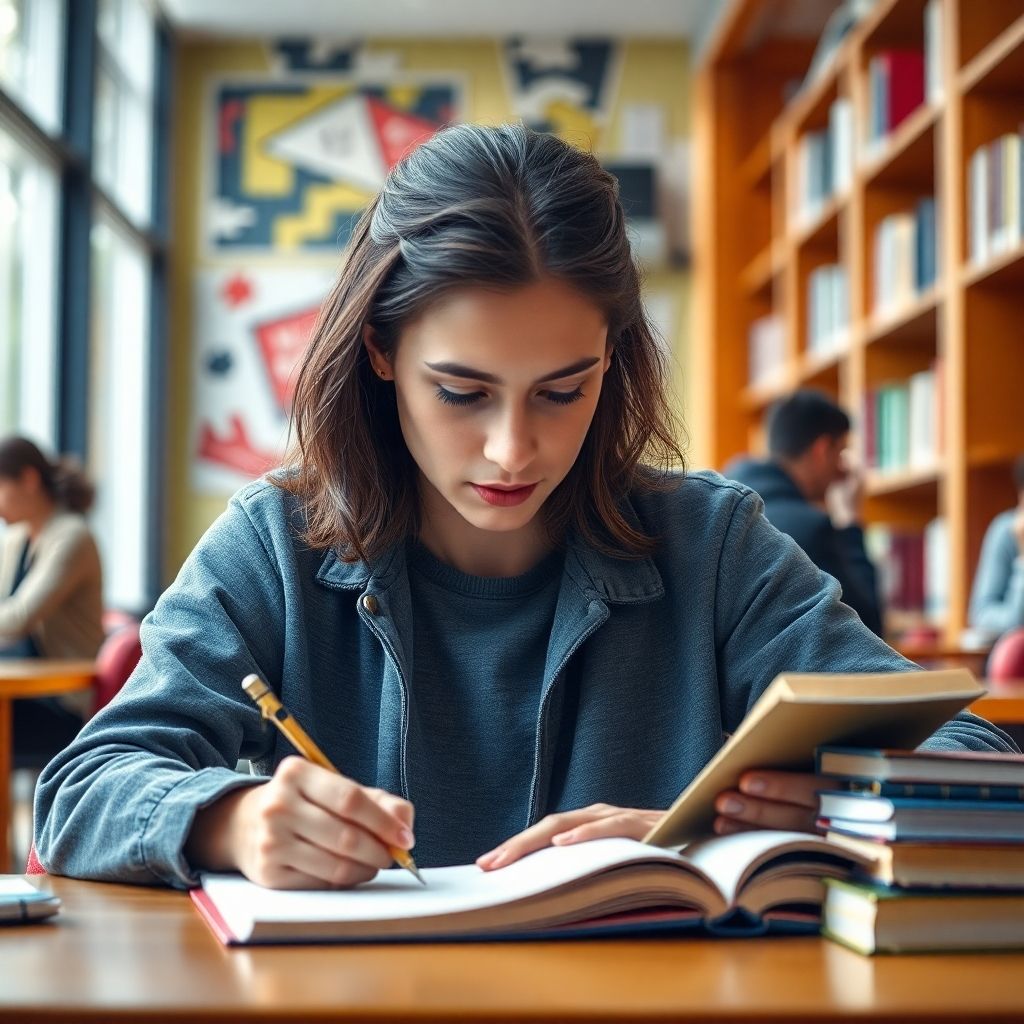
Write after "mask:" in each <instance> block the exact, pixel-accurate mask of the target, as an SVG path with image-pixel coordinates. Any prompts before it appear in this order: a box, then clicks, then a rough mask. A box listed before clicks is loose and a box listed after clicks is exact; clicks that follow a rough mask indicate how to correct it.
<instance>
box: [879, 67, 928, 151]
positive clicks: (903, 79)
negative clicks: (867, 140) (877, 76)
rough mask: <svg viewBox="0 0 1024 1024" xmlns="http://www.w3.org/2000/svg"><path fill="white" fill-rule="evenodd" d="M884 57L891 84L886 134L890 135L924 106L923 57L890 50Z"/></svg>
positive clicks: (888, 97) (887, 75) (889, 87)
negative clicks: (889, 133) (888, 132)
mask: <svg viewBox="0 0 1024 1024" xmlns="http://www.w3.org/2000/svg"><path fill="white" fill-rule="evenodd" d="M881 56H882V60H883V61H884V63H885V67H886V72H887V74H886V77H887V80H888V96H887V100H888V105H887V107H886V130H887V131H890V132H891V131H893V129H895V128H897V127H898V126H899V125H900V124H901V123H902V122H903V121H905V120H906V119H907V117H909V116H910V114H912V113H913V112H914V111H915V110H917V108H918V107H919V106H921V104H922V103H923V102H924V54H923V53H921V52H920V51H919V50H888V51H886V52H885V53H883V54H882V55H881Z"/></svg>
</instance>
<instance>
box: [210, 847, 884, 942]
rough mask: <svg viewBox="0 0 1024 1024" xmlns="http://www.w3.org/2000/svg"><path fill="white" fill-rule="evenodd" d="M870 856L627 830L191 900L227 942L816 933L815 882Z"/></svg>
mask: <svg viewBox="0 0 1024 1024" xmlns="http://www.w3.org/2000/svg"><path fill="white" fill-rule="evenodd" d="M865 863H867V861H866V859H865V858H863V857H862V856H861V855H859V854H857V853H856V852H853V851H849V850H845V849H843V848H841V847H839V846H834V845H832V844H830V843H828V842H827V841H826V840H825V839H824V838H823V837H821V836H812V835H805V834H803V833H799V832H770V831H759V832H742V833H737V834H735V835H730V836H717V837H714V838H711V839H707V840H704V841H701V842H697V843H693V844H691V845H689V846H687V847H686V849H685V850H682V851H675V850H665V849H660V848H657V847H652V846H650V845H647V844H645V843H640V842H637V841H636V840H633V839H595V840H592V841H590V842H585V843H579V844H576V845H573V846H558V847H547V848H545V849H543V850H538V851H537V852H536V853H532V854H530V855H529V856H527V857H524V858H523V859H522V860H519V861H516V862H514V863H512V864H510V865H508V866H507V867H504V868H499V869H498V870H496V871H489V872H487V871H483V870H482V869H480V868H478V867H477V866H476V865H475V864H468V865H462V866H458V867H442V868H422V869H421V873H422V875H423V877H424V880H425V881H426V883H427V884H426V885H425V886H422V885H420V884H419V883H418V882H417V881H416V879H414V878H413V877H412V876H411V875H409V873H408V872H406V871H403V870H401V869H398V868H394V869H390V870H387V871H381V872H380V873H379V874H378V875H377V876H376V877H375V878H374V879H373V880H372V881H370V882H367V883H366V884H364V885H360V886H358V887H356V888H354V889H349V890H343V891H337V890H334V891H321V892H316V891H303V892H294V891H286V890H279V889H266V888H263V887H262V886H259V885H256V884H255V883H253V882H250V881H248V880H247V879H245V878H243V877H242V876H241V875H221V874H204V875H202V878H201V887H200V888H198V889H193V890H192V892H191V897H192V900H193V902H194V903H195V906H196V908H197V909H198V910H199V912H200V914H201V915H202V916H203V918H204V919H205V920H206V922H207V924H208V925H209V926H210V928H211V930H212V931H213V932H214V934H215V935H216V936H217V937H218V938H219V939H220V940H221V941H222V942H224V943H225V944H227V945H239V944H241V945H246V944H250V943H290V942H375V941H410V940H421V941H424V940H430V941H438V940H455V939H470V938H472V939H522V938H545V939H550V938H558V937H568V936H573V937H580V936H597V935H610V934H622V933H642V932H656V931H685V930H689V929H699V928H702V927H707V928H708V930H710V931H712V932H721V933H724V934H760V933H761V932H764V931H768V930H775V931H801V930H807V931H816V930H817V928H818V924H819V921H820V910H821V902H822V900H823V898H824V885H823V879H825V878H840V877H846V876H848V875H849V874H850V872H851V870H852V868H853V866H854V865H858V864H865Z"/></svg>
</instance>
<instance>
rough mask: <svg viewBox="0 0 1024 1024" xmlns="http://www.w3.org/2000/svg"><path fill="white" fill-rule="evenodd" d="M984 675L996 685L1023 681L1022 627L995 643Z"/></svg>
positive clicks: (1023, 640)
mask: <svg viewBox="0 0 1024 1024" xmlns="http://www.w3.org/2000/svg"><path fill="white" fill-rule="evenodd" d="M985 674H986V675H987V676H988V678H989V679H991V680H992V681H993V682H997V683H1004V682H1007V681H1008V680H1010V679H1024V627H1021V628H1020V629H1011V630H1010V632H1009V633H1004V634H1003V635H1002V636H1001V637H1000V638H999V639H998V640H997V641H996V644H995V646H994V647H993V648H992V653H991V654H990V655H989V656H988V665H987V667H986V669H985Z"/></svg>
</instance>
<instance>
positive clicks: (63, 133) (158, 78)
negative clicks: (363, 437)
mask: <svg viewBox="0 0 1024 1024" xmlns="http://www.w3.org/2000/svg"><path fill="white" fill-rule="evenodd" d="M98 11H99V6H98V3H97V0H64V12H63V13H64V19H63V27H64V39H63V47H64V50H63V52H64V68H63V71H64V74H63V83H62V89H63V97H62V101H61V102H62V111H63V113H62V118H61V128H60V131H59V133H57V134H51V132H49V131H47V129H46V128H45V127H44V126H43V125H41V124H40V123H38V122H37V121H36V120H35V119H34V117H33V115H32V113H31V111H29V110H27V109H26V108H25V107H23V106H22V105H21V104H20V103H19V102H18V100H17V98H16V97H15V96H13V95H11V94H10V93H8V92H7V91H6V90H5V89H4V88H3V86H2V84H0V123H2V124H3V125H4V127H5V130H9V131H10V132H11V134H13V135H15V136H16V137H19V138H24V139H26V141H27V144H28V145H29V146H30V148H33V149H35V150H37V151H39V152H41V153H43V154H45V155H46V156H47V158H48V159H50V160H51V161H52V163H53V165H54V166H55V167H56V168H57V173H58V176H59V188H60V198H59V210H58V232H57V265H56V267H55V268H54V286H55V297H54V301H55V309H56V314H55V332H56V351H55V359H56V363H57V382H56V390H57V394H56V403H55V404H56V420H57V422H56V424H55V429H56V434H55V447H57V448H58V449H59V450H60V451H61V452H65V453H70V454H73V455H75V456H77V457H78V458H79V459H80V460H81V461H82V462H83V463H84V464H87V463H88V456H89V451H88V445H89V441H88V436H89V403H90V393H89V382H90V372H89V367H90V355H91V345H92V341H91V337H90V328H91V316H90V314H91V287H92V285H91V278H92V259H91V251H90V232H91V230H92V225H93V222H94V219H95V217H96V215H97V212H98V211H102V214H103V216H105V217H107V218H109V219H110V220H112V221H114V222H115V223H116V225H117V227H118V229H119V230H120V231H122V232H124V233H125V234H127V235H129V236H130V237H131V238H132V239H133V241H134V242H135V243H136V244H138V245H139V246H140V247H141V248H142V249H143V250H144V252H145V256H146V261H147V267H148V274H149V286H150V287H149V292H150V305H149V316H148V324H149V337H148V345H149V352H148V358H147V363H148V379H147V380H146V382H145V386H147V387H148V389H149V392H150V397H151V401H150V404H149V409H148V422H147V436H148V442H147V448H146V451H147V474H146V478H145V479H144V480H143V481H142V482H141V483H142V486H143V488H144V492H145V493H144V501H143V508H144V510H145V511H144V516H145V532H146V541H145V565H144V566H143V567H142V579H143V581H144V583H143V591H144V594H145V599H146V606H145V607H143V608H132V609H125V610H127V611H132V612H135V613H143V612H145V611H147V610H148V609H149V608H151V607H152V606H153V605H154V604H155V603H156V600H157V598H158V596H159V594H160V592H161V590H162V587H163V551H164V547H165V544H164V539H165V538H164V533H165V519H164V498H165V491H166V483H165V480H164V476H163V470H162V467H163V464H164V459H163V451H164V446H165V439H166V413H167V395H166V393H165V388H166V381H167V369H168V366H167V364H168V345H167V308H168V307H167V268H168V262H169V260H168V249H169V226H170V219H169V210H168V205H169V203H168V200H169V196H168V181H169V167H168V158H169V150H170V114H171V86H172V78H173V62H174V46H173V36H172V33H171V29H170V26H169V24H168V22H167V19H166V16H165V15H164V14H163V13H162V12H161V11H160V10H159V9H158V10H156V11H154V14H153V17H154V32H155V36H156V38H155V40H154V66H153V72H154V76H153V93H152V96H151V100H152V110H151V113H152V118H153V132H152V139H151V145H152V152H151V156H150V164H151V168H152V190H153V191H152V194H151V211H152V213H151V218H150V223H149V225H148V226H140V225H139V224H138V223H136V222H135V220H134V219H133V218H132V217H131V216H130V215H129V214H128V213H127V212H126V211H125V210H123V209H122V208H121V207H120V205H119V204H118V201H117V198H116V196H114V195H112V194H111V193H110V191H109V190H108V189H106V188H105V187H104V186H103V185H102V184H101V183H100V182H98V181H97V180H96V179H95V177H94V159H93V157H94V154H93V139H92V133H93V122H94V109H95V82H96V74H97V69H98V59H99V39H98V25H97V19H98Z"/></svg>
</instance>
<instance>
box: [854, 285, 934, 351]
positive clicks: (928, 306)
mask: <svg viewBox="0 0 1024 1024" xmlns="http://www.w3.org/2000/svg"><path fill="white" fill-rule="evenodd" d="M941 303H942V290H941V288H938V287H935V288H931V289H930V290H929V291H928V292H927V293H926V294H924V295H922V296H920V297H919V298H918V299H917V300H916V301H915V302H913V303H911V304H910V305H908V306H904V307H903V308H901V309H899V310H897V311H895V312H889V313H886V314H885V315H884V316H883V317H881V318H874V317H873V318H872V319H871V320H869V321H868V326H867V333H866V334H865V336H864V343H865V345H880V344H894V345H907V344H911V345H913V344H928V345H931V347H933V348H934V346H935V336H936V331H937V329H938V319H939V307H940V305H941Z"/></svg>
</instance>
